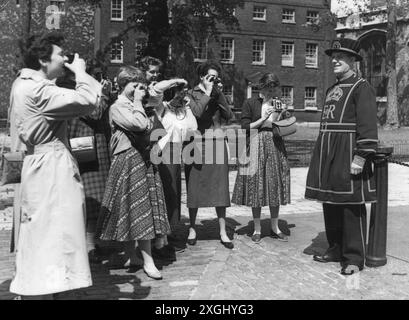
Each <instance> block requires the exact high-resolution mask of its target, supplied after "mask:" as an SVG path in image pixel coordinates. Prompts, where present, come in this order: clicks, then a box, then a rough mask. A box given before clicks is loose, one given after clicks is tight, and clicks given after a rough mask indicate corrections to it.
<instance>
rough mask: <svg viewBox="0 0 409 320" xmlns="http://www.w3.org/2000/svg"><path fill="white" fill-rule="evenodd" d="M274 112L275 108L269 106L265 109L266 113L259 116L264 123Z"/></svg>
mask: <svg viewBox="0 0 409 320" xmlns="http://www.w3.org/2000/svg"><path fill="white" fill-rule="evenodd" d="M274 111H275V108H274V107H273V106H271V105H269V106H268V107H267V109H266V111H265V112H264V114H262V115H261V118H262V119H263V120H264V121H265V120H267V119H268V118H269V117H270V115H271V114H273V113H274Z"/></svg>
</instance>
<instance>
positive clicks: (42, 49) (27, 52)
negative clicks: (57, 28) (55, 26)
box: [20, 32, 64, 70]
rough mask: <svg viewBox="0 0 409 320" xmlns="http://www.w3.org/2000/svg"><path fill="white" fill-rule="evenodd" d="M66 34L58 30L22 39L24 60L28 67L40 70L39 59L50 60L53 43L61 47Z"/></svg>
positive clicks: (21, 45) (21, 46)
mask: <svg viewBox="0 0 409 320" xmlns="http://www.w3.org/2000/svg"><path fill="white" fill-rule="evenodd" d="M63 43H64V36H63V35H62V34H61V33H58V32H50V33H47V34H45V35H32V36H30V37H29V38H28V39H27V40H26V41H24V40H20V48H21V50H22V55H23V62H24V66H25V67H26V68H30V69H34V70H40V69H41V64H40V62H39V60H44V61H50V60H51V55H52V53H53V45H56V46H59V47H61V46H62V44H63Z"/></svg>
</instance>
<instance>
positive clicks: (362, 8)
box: [338, 0, 409, 129]
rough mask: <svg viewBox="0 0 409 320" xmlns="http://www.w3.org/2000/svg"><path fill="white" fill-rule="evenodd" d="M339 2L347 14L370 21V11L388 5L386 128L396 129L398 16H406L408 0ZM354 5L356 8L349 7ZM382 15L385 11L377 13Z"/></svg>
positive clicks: (397, 115)
mask: <svg viewBox="0 0 409 320" xmlns="http://www.w3.org/2000/svg"><path fill="white" fill-rule="evenodd" d="M338 4H339V5H340V7H342V9H343V11H344V14H345V15H346V16H349V17H350V16H353V15H354V16H355V17H356V18H357V19H358V20H360V21H364V22H368V21H370V20H371V19H373V17H374V15H371V14H370V12H371V11H374V10H377V9H379V7H380V6H382V5H385V4H386V7H387V14H386V24H387V26H386V32H387V36H386V39H387V41H386V76H387V98H388V105H387V110H386V124H385V128H386V129H394V128H398V127H399V126H400V121H399V113H398V103H397V101H398V99H397V98H398V90H397V72H396V34H397V17H398V16H404V15H406V13H407V12H408V8H409V6H408V3H407V1H406V0H402V1H400V4H399V7H397V3H396V0H385V1H373V0H372V1H359V0H353V1H352V2H351V1H347V0H339V1H338ZM348 4H349V5H351V4H352V5H353V6H354V8H351V7H348ZM377 14H378V15H379V16H381V15H382V14H383V13H377Z"/></svg>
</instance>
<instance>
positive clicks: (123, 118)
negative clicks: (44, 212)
mask: <svg viewBox="0 0 409 320" xmlns="http://www.w3.org/2000/svg"><path fill="white" fill-rule="evenodd" d="M109 118H110V124H111V128H112V137H111V141H110V149H111V153H112V163H111V168H110V170H109V175H108V180H107V184H106V188H105V193H104V197H103V200H102V208H101V213H100V215H99V217H98V222H97V232H96V236H97V238H99V239H101V240H108V241H110V240H113V241H120V242H126V241H134V240H152V239H155V238H156V237H162V236H165V235H167V234H169V233H170V225H169V221H168V217H167V215H166V203H165V196H164V194H163V187H162V182H161V179H160V175H159V170H158V168H157V166H156V165H155V164H153V163H151V162H150V159H149V156H148V158H146V156H147V154H146V153H144V152H143V151H141V149H140V148H139V147H137V146H136V143H137V140H138V139H139V138H141V137H142V139H143V140H149V135H150V133H151V131H152V130H153V129H154V126H153V123H152V119H151V118H150V117H148V115H147V114H146V113H145V110H144V109H143V108H142V106H140V107H137V106H135V105H134V104H133V103H132V101H130V100H129V99H128V98H126V97H125V96H123V95H119V97H118V99H117V101H116V102H115V103H114V104H113V105H112V106H111V108H110V110H109ZM158 121H159V120H158ZM146 137H147V138H146Z"/></svg>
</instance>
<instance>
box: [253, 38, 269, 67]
mask: <svg viewBox="0 0 409 320" xmlns="http://www.w3.org/2000/svg"><path fill="white" fill-rule="evenodd" d="M260 43H262V44H263V47H262V49H261V50H259V49H258V48H256V47H258V44H260ZM256 52H260V56H261V61H254V54H255V53H256ZM252 64H254V65H265V64H266V41H265V40H262V39H253V44H252Z"/></svg>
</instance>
